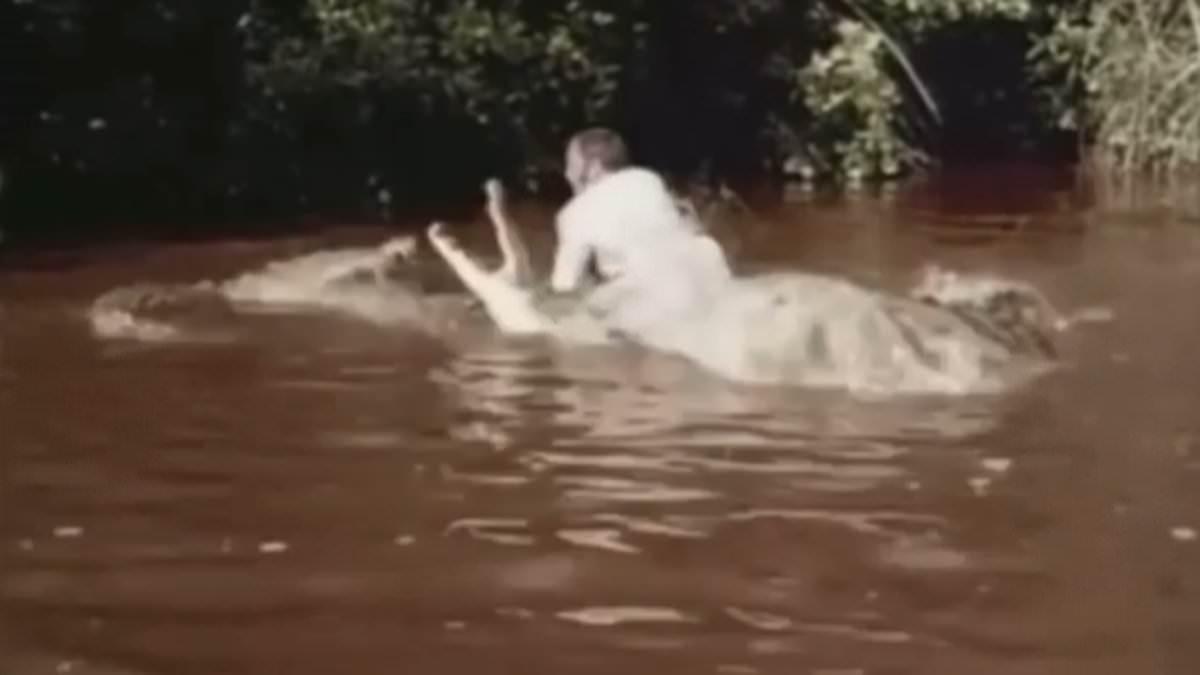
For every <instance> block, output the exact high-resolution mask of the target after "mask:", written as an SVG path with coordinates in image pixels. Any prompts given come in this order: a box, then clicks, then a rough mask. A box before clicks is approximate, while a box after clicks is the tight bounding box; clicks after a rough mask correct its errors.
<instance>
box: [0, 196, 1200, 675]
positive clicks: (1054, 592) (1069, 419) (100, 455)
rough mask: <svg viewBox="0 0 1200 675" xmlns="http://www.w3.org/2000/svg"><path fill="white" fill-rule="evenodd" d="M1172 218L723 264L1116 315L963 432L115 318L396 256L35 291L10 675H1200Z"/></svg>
mask: <svg viewBox="0 0 1200 675" xmlns="http://www.w3.org/2000/svg"><path fill="white" fill-rule="evenodd" d="M524 213H525V216H524V217H525V218H526V219H527V220H528V221H529V222H530V223H534V224H539V225H540V229H541V230H542V233H543V235H545V225H546V220H545V216H546V213H547V211H546V208H545V206H543V207H538V208H529V209H525V211H524ZM1168 213H1169V212H1167V211H1163V210H1161V209H1160V210H1153V211H1145V212H1139V211H1136V210H1135V211H1122V212H1120V213H1118V212H1116V211H1115V210H1114V211H1109V210H1106V207H1097V206H1096V205H1095V204H1094V203H1090V202H1089V201H1088V199H1087V197H1086V196H1081V194H1080V193H1079V192H1077V191H1075V190H1073V189H1072V188H1071V186H1070V184H1069V183H1067V184H1063V183H1062V182H1058V183H1055V182H1053V181H1042V180H1030V179H1026V180H1021V179H1017V178H1014V177H1013V176H1012V175H1010V174H987V173H983V174H979V175H975V176H973V177H971V178H970V179H964V178H959V179H956V180H953V181H941V182H938V181H934V182H932V183H926V184H919V185H916V186H913V187H910V188H906V189H904V190H900V191H897V192H894V193H890V194H888V195H885V196H862V197H857V198H849V199H844V200H837V201H820V200H817V201H811V200H810V201H804V200H800V201H798V202H795V203H791V204H788V205H785V206H783V207H781V208H777V209H772V210H770V211H769V212H766V213H763V214H760V215H759V216H758V217H757V218H743V219H741V220H740V221H739V222H738V223H737V226H736V227H734V228H732V230H731V231H727V232H725V233H724V234H725V236H726V240H727V243H728V244H729V245H730V247H731V249H732V250H734V251H735V252H736V253H735V257H736V259H737V260H738V262H739V264H740V265H741V266H742V267H743V268H744V269H753V268H766V267H774V268H778V267H780V266H790V267H796V268H804V269H809V270H815V271H820V272H829V273H834V274H844V275H847V276H850V277H853V278H856V279H859V280H861V281H864V282H867V283H872V284H876V285H879V286H883V287H887V288H893V289H898V288H901V287H902V286H903V285H904V284H906V283H909V282H910V281H911V280H912V278H913V276H914V275H915V274H916V272H917V271H918V270H919V269H920V267H921V266H922V265H925V264H929V263H938V264H941V265H944V266H947V267H950V268H953V269H960V270H973V271H986V272H992V273H999V274H1003V275H1005V276H1009V277H1014V278H1019V279H1025V280H1029V281H1032V282H1033V283H1035V284H1037V286H1038V287H1039V288H1041V289H1042V290H1043V291H1044V292H1045V293H1046V294H1047V295H1048V296H1049V297H1050V299H1051V300H1052V301H1054V303H1055V304H1056V305H1058V306H1059V307H1060V308H1063V309H1067V310H1070V309H1075V308H1081V307H1105V308H1107V309H1109V310H1111V312H1112V315H1113V317H1112V320H1111V321H1107V322H1101V323H1094V324H1084V325H1080V326H1078V327H1076V328H1075V329H1073V330H1072V331H1070V332H1069V333H1067V334H1065V335H1063V336H1062V337H1061V349H1062V360H1063V363H1062V366H1061V368H1059V369H1058V370H1057V371H1055V372H1053V373H1051V374H1050V375H1048V376H1046V377H1043V378H1042V379H1040V380H1038V381H1036V382H1035V383H1033V384H1032V385H1031V386H1028V387H1025V388H1023V389H1021V390H1019V391H1015V392H1012V393H1010V394H1005V395H1003V396H990V397H970V398H959V399H953V398H905V399H897V400H890V401H871V400H859V399H855V398H853V397H851V396H848V395H845V394H841V393H838V392H818V391H803V390H776V389H761V388H750V387H740V386H736V385H732V384H728V383H724V382H721V381H718V380H715V379H713V378H710V377H706V376H704V375H703V374H701V373H698V372H696V371H695V370H694V369H693V368H691V367H689V366H688V365H687V364H684V363H680V362H678V361H676V360H673V359H669V358H665V357H658V356H653V355H648V354H644V353H640V352H638V351H636V350H633V349H615V350H596V349H571V348H566V347H561V346H557V347H556V346H554V345H550V344H547V343H545V342H541V341H537V340H513V339H505V338H501V337H498V336H496V335H495V334H494V332H493V331H491V330H489V329H488V327H487V326H486V325H484V324H482V323H481V324H480V325H478V326H474V327H467V328H461V329H460V330H458V331H457V334H456V335H455V336H454V337H453V339H447V340H441V339H439V338H438V337H437V336H436V335H430V334H428V333H423V332H420V331H416V330H409V329H406V328H404V327H402V326H394V325H391V326H388V325H379V324H374V323H371V322H364V321H362V320H360V319H356V318H354V317H349V316H342V315H338V314H333V313H328V312H277V313H270V314H256V315H253V316H233V317H227V318H223V319H221V321H223V322H224V323H223V324H222V325H223V326H224V327H225V328H227V329H228V331H227V335H226V339H223V340H216V341H213V340H195V341H188V340H179V341H175V342H169V343H139V342H134V341H128V340H126V341H122V340H100V339H97V338H96V337H95V336H93V335H92V334H91V333H90V332H89V329H88V324H87V322H86V320H85V316H84V314H85V311H86V309H87V306H88V304H89V303H90V302H91V301H92V299H94V298H95V297H96V296H97V295H99V294H101V293H103V292H104V291H106V290H108V289H110V288H113V287H115V286H119V285H122V284H127V283H131V282H137V281H191V280H196V279H202V278H221V277H224V276H228V275H230V274H233V273H236V272H239V271H244V270H246V269H249V268H252V267H254V266H256V265H260V264H262V263H264V262H266V261H268V260H272V259H279V258H283V257H287V256H288V255H293V254H295V253H299V252H305V251H312V250H316V249H319V248H327V247H329V246H331V245H333V244H337V243H339V242H342V243H345V242H349V241H355V242H361V241H372V240H381V239H382V238H383V237H384V236H386V235H387V232H385V231H382V230H380V231H375V230H367V231H363V230H355V231H353V232H341V231H336V230H331V231H330V232H327V233H324V234H323V235H322V236H320V237H316V236H313V237H297V238H292V239H288V240H278V241H258V242H239V241H215V242H211V243H205V244H186V245H183V244H179V245H165V244H160V245H154V246H149V245H147V246H119V247H118V246H98V247H95V248H91V249H87V250H83V251H77V252H74V253H72V254H70V255H61V254H60V255H45V254H43V255H32V254H26V255H23V256H14V257H11V258H9V259H8V260H7V262H5V263H4V265H5V267H4V268H2V269H0V462H2V463H3V464H2V466H3V472H2V474H0V562H2V567H0V620H2V622H3V623H2V626H0V627H2V631H3V632H2V633H0V672H2V673H4V674H5V675H8V674H13V675H32V674H35V673H64V672H70V673H105V674H118V673H119V674H123V675H124V674H130V675H132V674H139V675H140V674H151V673H155V674H157V673H187V674H193V673H194V674H196V675H234V674H247V675H250V674H253V675H270V674H277V673H278V674H282V673H287V674H289V675H297V674H304V673H312V674H326V673H355V674H357V673H363V674H368V673H439V674H440V673H655V674H656V675H667V674H674V673H688V674H701V673H718V674H726V675H743V674H746V675H749V674H754V673H789V674H794V673H814V674H818V673H819V674H823V675H859V674H862V675H867V674H885V673H886V674H892V673H896V674H899V673H913V674H918V673H919V674H925V673H929V674H934V673H937V674H941V673H945V674H961V673H979V674H989V673H994V674H997V675H1000V674H1003V675H1017V674H1055V675H1075V674H1079V675H1084V674H1087V675H1097V674H1106V673H1113V674H1117V673H1122V674H1150V673H1154V674H1157V673H1164V674H1180V675H1182V674H1185V673H1196V672H1200V541H1195V539H1196V537H1197V531H1198V530H1200V227H1197V226H1196V225H1195V224H1194V223H1187V222H1181V221H1180V220H1179V219H1173V218H1171V217H1170V216H1169V215H1168ZM547 239H548V238H547V237H546V236H542V237H540V238H539V241H540V242H541V243H542V249H543V250H544V248H545V244H546V243H547Z"/></svg>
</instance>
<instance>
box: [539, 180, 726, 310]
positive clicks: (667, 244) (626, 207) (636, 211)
mask: <svg viewBox="0 0 1200 675" xmlns="http://www.w3.org/2000/svg"><path fill="white" fill-rule="evenodd" d="M555 225H556V228H557V231H558V249H557V252H556V253H555V258H554V270H553V272H552V274H551V278H550V284H551V287H552V288H553V289H554V290H555V291H557V292H566V291H571V290H575V289H576V288H578V287H579V285H580V283H581V282H582V281H583V277H584V274H585V273H586V271H587V265H588V262H589V261H591V260H593V259H594V260H595V261H596V266H597V268H598V269H599V271H600V273H601V274H602V275H603V276H604V277H605V278H606V279H614V278H616V277H619V276H625V275H628V274H635V275H637V276H644V277H646V278H648V279H653V278H661V277H664V276H666V275H670V274H672V273H673V272H672V271H671V270H669V269H667V267H673V266H676V265H688V264H691V263H695V264H697V265H700V266H702V267H704V268H706V269H709V270H710V271H713V272H714V273H721V270H722V269H723V270H725V271H724V274H728V265H727V264H726V262H725V260H724V254H723V253H722V252H721V249H720V246H718V245H717V244H716V242H715V241H713V240H712V239H711V238H709V237H708V236H707V235H706V234H704V232H703V230H702V229H701V228H700V227H699V224H698V223H697V222H696V221H695V220H693V219H692V218H690V217H687V216H686V215H685V214H683V213H682V212H681V210H680V208H679V206H678V205H677V204H676V203H675V199H674V198H673V197H672V195H671V193H670V192H669V191H668V190H667V186H666V184H665V183H664V182H663V180H662V178H661V177H659V175H658V174H656V173H654V172H653V171H650V170H647V169H642V168H628V169H621V170H620V171H616V172H613V173H611V174H609V175H607V176H604V177H603V178H600V179H599V180H598V181H597V182H595V183H593V184H592V185H589V186H588V187H587V188H586V189H585V190H583V191H582V192H580V193H579V194H578V195H576V196H575V197H574V198H573V199H572V200H571V201H570V202H568V203H567V205H566V206H564V207H563V209H562V210H561V211H559V213H558V217H557V220H556V223H555ZM705 241H707V243H704V242H705ZM693 258H694V259H693ZM668 263H669V265H668Z"/></svg>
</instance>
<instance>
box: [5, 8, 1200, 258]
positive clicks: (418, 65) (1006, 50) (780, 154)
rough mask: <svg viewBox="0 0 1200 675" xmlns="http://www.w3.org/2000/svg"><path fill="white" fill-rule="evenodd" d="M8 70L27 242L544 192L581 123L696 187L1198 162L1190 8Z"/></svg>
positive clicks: (366, 28)
mask: <svg viewBox="0 0 1200 675" xmlns="http://www.w3.org/2000/svg"><path fill="white" fill-rule="evenodd" d="M0 59H2V61H0V67H2V68H3V71H2V72H3V81H2V83H0V86H2V87H3V95H0V106H2V108H0V163H3V164H4V165H5V166H6V168H7V174H8V177H9V180H8V185H9V189H8V192H7V194H6V195H5V196H4V198H3V201H2V202H0V209H2V210H3V213H2V214H0V217H3V218H4V220H5V221H6V222H8V223H10V229H12V230H13V231H14V233H15V234H26V235H30V234H45V233H48V232H55V231H59V230H64V231H70V230H73V229H75V230H77V229H78V228H79V224H80V223H86V224H87V225H88V226H89V227H92V228H102V227H108V228H120V227H127V226H129V225H130V224H133V223H139V222H146V223H159V225H155V226H154V227H167V228H168V229H171V230H173V231H178V230H187V229H188V228H193V229H196V230H199V231H208V230H207V229H206V228H209V227H211V224H212V223H215V222H219V223H262V222H271V221H275V222H295V221H296V219H297V218H298V217H300V216H301V215H304V214H308V215H312V214H316V215H319V216H322V217H324V218H328V219H335V218H336V219H347V218H354V219H372V220H373V219H381V218H382V219H387V218H391V217H394V216H399V215H401V214H408V213H410V212H411V211H412V209H415V208H420V207H432V206H439V205H444V204H451V203H454V202H456V201H461V200H463V199H464V198H466V199H473V198H474V195H475V192H476V190H477V185H478V183H479V180H480V179H481V178H482V177H483V176H485V175H489V174H499V175H502V176H504V177H505V178H506V179H508V180H510V181H513V182H514V184H516V183H521V184H524V185H525V186H527V187H529V188H532V189H561V186H560V185H559V184H558V181H557V180H555V176H556V173H557V168H556V163H557V161H558V157H559V153H560V150H561V145H562V142H563V140H564V138H565V137H566V135H567V134H568V133H569V132H570V131H571V130H573V129H576V128H578V127H580V126H583V125H586V124H593V123H603V124H608V125H612V126H615V127H617V128H619V129H621V130H622V131H624V132H625V133H626V134H627V135H628V136H629V138H630V140H631V142H632V143H633V145H634V147H635V148H637V150H638V154H639V157H640V159H641V160H642V161H643V162H645V163H647V164H650V165H652V166H655V167H657V168H659V169H661V170H664V171H666V172H668V173H669V174H671V175H673V176H676V177H680V178H693V179H698V180H712V179H715V178H717V177H722V178H761V177H763V176H773V177H788V178H794V179H802V180H812V181H828V182H832V183H835V184H840V185H846V184H860V183H868V182H873V181H880V180H890V179H894V178H896V177H899V176H903V175H905V174H906V173H908V172H911V171H914V170H920V169H922V168H924V167H929V166H933V165H936V164H938V163H947V162H949V163H953V162H958V161H978V160H988V159H998V158H1011V157H1013V156H1023V157H1033V158H1036V159H1040V160H1045V161H1074V160H1076V159H1080V158H1083V159H1089V158H1094V159H1096V160H1097V162H1096V166H1099V167H1101V168H1102V169H1103V170H1104V171H1106V172H1109V173H1115V174H1121V175H1133V174H1138V173H1140V172H1147V171H1149V172H1156V173H1158V174H1160V175H1178V174H1181V173H1183V172H1187V171H1190V170H1191V169H1193V168H1194V167H1195V165H1196V164H1197V163H1198V162H1200V133H1197V132H1198V131H1200V128H1198V127H1200V99H1198V98H1197V97H1196V96H1195V95H1194V92H1195V91H1197V85H1200V81H1198V80H1200V67H1197V65H1196V64H1198V63H1200V0H1141V1H1137V0H1062V1H1058V2H1034V1H1033V0H813V1H812V2H798V1H795V0H623V1H620V2H618V1H616V0H538V1H535V0H440V1H437V2H434V1H433V0H210V1H209V2H202V3H197V2H189V1H185V0H128V1H127V2H123V3H95V2H86V1H85V0H45V1H42V2H31V1H29V0H15V1H14V2H11V3H5V4H4V5H3V6H0ZM1079 148H1083V150H1084V152H1083V153H1078V154H1077V151H1078V149H1079ZM161 223H171V224H172V225H170V226H163V225H161ZM234 227H237V226H236V225H234Z"/></svg>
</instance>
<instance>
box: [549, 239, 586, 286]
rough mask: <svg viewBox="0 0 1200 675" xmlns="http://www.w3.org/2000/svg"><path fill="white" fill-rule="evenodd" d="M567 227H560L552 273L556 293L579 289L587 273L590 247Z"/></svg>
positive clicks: (551, 281)
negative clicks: (567, 229) (567, 230)
mask: <svg viewBox="0 0 1200 675" xmlns="http://www.w3.org/2000/svg"><path fill="white" fill-rule="evenodd" d="M565 230H566V228H562V227H560V228H559V240H558V249H557V250H556V251H555V252H554V270H553V271H552V272H551V274H550V288H551V289H552V290H553V291H554V292H555V293H567V292H570V291H574V290H577V289H578V288H579V287H580V285H581V284H582V282H583V277H584V275H585V274H586V273H587V265H588V260H589V259H590V257H591V250H590V248H589V247H588V246H587V245H586V244H584V243H583V242H581V241H579V240H577V239H576V238H575V237H572V236H570V234H569V232H566V231H565Z"/></svg>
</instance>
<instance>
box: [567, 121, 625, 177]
mask: <svg viewBox="0 0 1200 675" xmlns="http://www.w3.org/2000/svg"><path fill="white" fill-rule="evenodd" d="M566 163H567V166H566V170H565V172H564V173H565V175H566V178H567V182H568V183H570V184H571V189H572V190H574V191H575V192H576V193H578V192H581V191H582V190H583V189H584V188H585V187H587V186H588V185H589V184H591V183H592V182H593V181H595V180H596V179H598V178H601V177H603V176H605V175H607V174H609V173H612V172H613V171H617V170H619V169H623V168H625V167H627V166H629V148H628V147H627V146H626V145H625V140H624V139H623V138H621V135H620V134H618V133H617V132H615V131H613V130H612V129H606V128H604V127H593V128H591V129H584V130H583V131H580V132H579V133H577V134H575V135H574V136H572V137H571V140H570V142H568V143H567V157H566Z"/></svg>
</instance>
